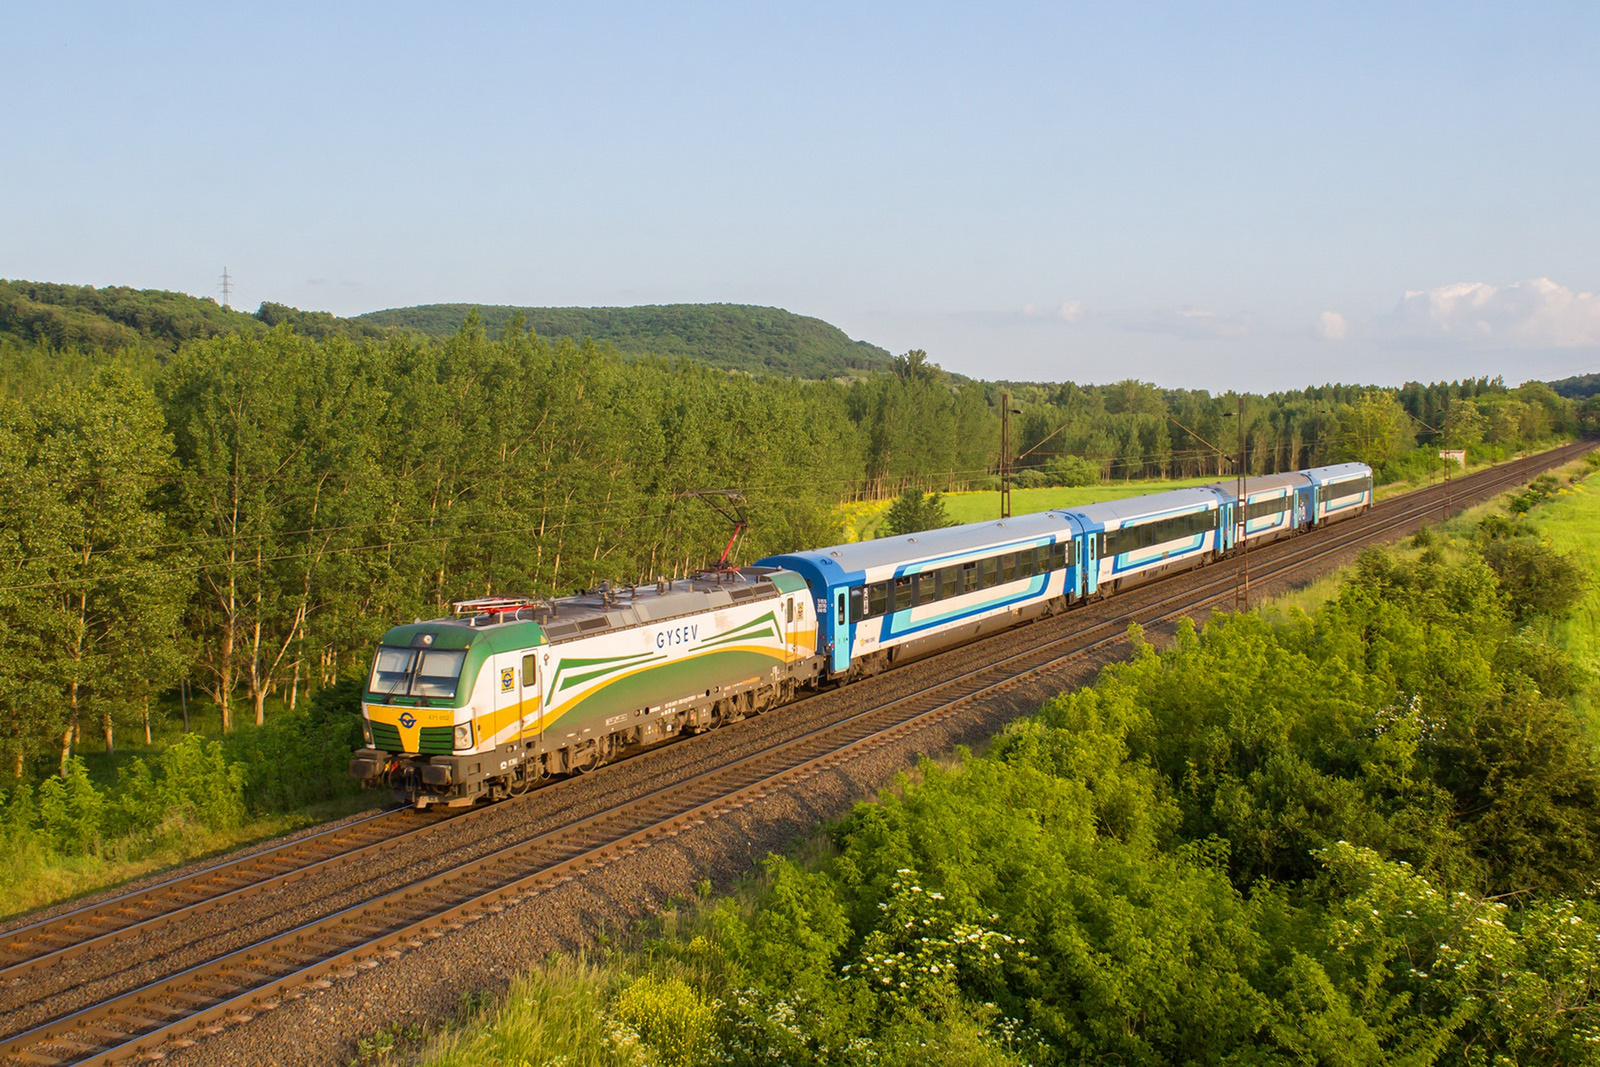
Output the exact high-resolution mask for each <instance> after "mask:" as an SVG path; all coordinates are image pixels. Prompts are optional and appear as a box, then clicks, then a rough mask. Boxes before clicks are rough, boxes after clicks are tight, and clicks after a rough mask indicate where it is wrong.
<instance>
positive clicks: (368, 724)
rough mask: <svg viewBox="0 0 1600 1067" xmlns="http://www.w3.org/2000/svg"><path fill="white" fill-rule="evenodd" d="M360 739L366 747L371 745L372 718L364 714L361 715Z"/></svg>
mask: <svg viewBox="0 0 1600 1067" xmlns="http://www.w3.org/2000/svg"><path fill="white" fill-rule="evenodd" d="M361 741H362V743H363V744H365V745H366V746H367V747H368V748H371V747H372V720H371V719H369V718H367V717H366V716H365V715H363V716H361Z"/></svg>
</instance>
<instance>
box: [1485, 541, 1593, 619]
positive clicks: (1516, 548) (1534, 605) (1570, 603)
mask: <svg viewBox="0 0 1600 1067" xmlns="http://www.w3.org/2000/svg"><path fill="white" fill-rule="evenodd" d="M1480 551H1481V552H1482V553H1483V560H1484V562H1485V563H1487V564H1488V565H1489V569H1490V570H1492V571H1494V573H1495V577H1496V578H1498V579H1499V581H1500V591H1501V593H1503V594H1504V595H1505V597H1506V601H1507V603H1508V604H1509V605H1510V608H1511V617H1512V619H1513V620H1514V621H1516V622H1519V623H1520V622H1523V621H1526V620H1527V619H1529V618H1532V617H1533V616H1536V615H1543V616H1547V617H1549V618H1561V617H1563V616H1565V615H1567V614H1568V613H1569V612H1571V611H1572V609H1573V607H1574V606H1575V605H1576V604H1577V603H1578V600H1579V598H1580V597H1582V596H1583V594H1584V590H1585V589H1586V588H1587V587H1588V584H1589V582H1588V576H1587V575H1585V574H1584V572H1583V570H1582V568H1580V567H1579V566H1578V564H1576V563H1575V562H1573V561H1572V559H1570V558H1569V557H1567V556H1564V555H1562V554H1561V553H1560V552H1557V551H1556V550H1555V549H1553V548H1550V547H1549V546H1548V545H1544V544H1541V543H1540V542H1539V541H1537V540H1535V539H1533V538H1531V537H1510V538H1501V539H1498V540H1494V541H1490V542H1489V543H1488V544H1486V545H1484V546H1483V547H1482V548H1481V549H1480Z"/></svg>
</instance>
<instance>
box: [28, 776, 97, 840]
mask: <svg viewBox="0 0 1600 1067" xmlns="http://www.w3.org/2000/svg"><path fill="white" fill-rule="evenodd" d="M104 809H105V798H104V797H102V796H101V795H100V791H99V790H97V789H96V788H95V787H94V783H93V782H91V781H89V771H88V769H87V768H86V767H84V765H83V760H81V759H79V758H78V757H77V756H73V757H71V758H70V759H68V760H67V767H66V774H64V775H56V776H54V777H51V778H46V779H45V780H44V781H43V782H42V783H40V785H39V825H40V827H41V828H42V829H43V830H44V833H45V836H46V837H47V838H48V839H49V841H50V844H51V845H52V846H53V847H54V848H55V849H57V850H58V851H60V852H64V853H66V854H67V855H69V856H81V855H84V854H86V853H89V852H93V851H95V850H96V849H98V848H99V847H100V820H101V817H102V814H103V812H104Z"/></svg>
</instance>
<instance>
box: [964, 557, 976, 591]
mask: <svg viewBox="0 0 1600 1067" xmlns="http://www.w3.org/2000/svg"><path fill="white" fill-rule="evenodd" d="M976 588H978V561H977V560H970V561H968V562H966V563H963V564H962V565H961V591H962V592H963V593H970V592H972V591H973V590H974V589H976Z"/></svg>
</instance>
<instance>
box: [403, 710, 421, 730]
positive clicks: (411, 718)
mask: <svg viewBox="0 0 1600 1067" xmlns="http://www.w3.org/2000/svg"><path fill="white" fill-rule="evenodd" d="M400 725H401V726H404V727H405V728H406V729H407V730H409V729H411V728H412V727H413V726H415V725H417V717H416V716H415V715H413V714H411V713H410V712H409V711H402V712H401V713H400Z"/></svg>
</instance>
